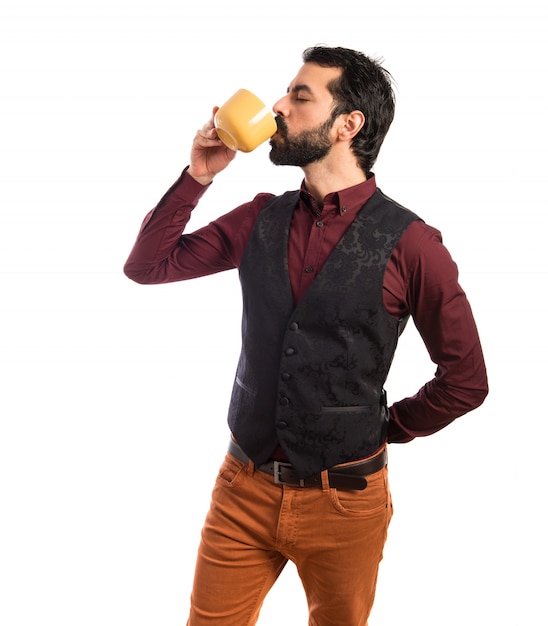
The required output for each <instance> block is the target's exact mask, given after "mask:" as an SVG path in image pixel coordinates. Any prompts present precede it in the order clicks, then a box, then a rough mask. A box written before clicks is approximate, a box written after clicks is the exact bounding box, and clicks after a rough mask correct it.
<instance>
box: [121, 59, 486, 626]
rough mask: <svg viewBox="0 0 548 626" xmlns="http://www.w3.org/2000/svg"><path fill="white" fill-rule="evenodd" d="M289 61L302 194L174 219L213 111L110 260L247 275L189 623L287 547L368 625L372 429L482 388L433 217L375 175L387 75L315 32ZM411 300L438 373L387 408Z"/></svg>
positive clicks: (382, 531) (402, 438) (378, 445)
mask: <svg viewBox="0 0 548 626" xmlns="http://www.w3.org/2000/svg"><path fill="white" fill-rule="evenodd" d="M303 61H304V64H303V65H302V67H301V68H300V70H299V72H298V73H297V76H296V77H295V78H294V79H293V81H292V82H291V84H290V86H289V88H288V91H287V94H286V95H285V96H283V97H282V98H281V99H280V100H279V101H278V102H277V103H276V104H275V105H274V108H273V109H274V112H275V114H276V121H277V124H278V131H277V133H276V134H275V135H274V137H273V138H272V139H271V146H272V149H271V153H270V157H271V160H272V161H273V163H275V164H277V165H294V166H297V167H301V168H302V170H303V172H304V181H303V183H302V186H301V189H300V191H295V192H288V193H286V194H284V195H282V196H279V197H274V196H273V195H271V194H264V193H263V194H259V195H257V196H256V197H255V198H254V199H253V200H252V201H251V202H248V203H246V204H244V205H242V206H240V207H238V208H236V209H235V210H233V211H231V212H229V213H227V214H226V215H224V216H223V217H220V218H219V219H217V220H215V221H214V222H212V223H210V224H209V225H207V226H205V227H203V228H201V229H199V230H197V231H196V232H194V233H190V234H186V233H185V234H182V235H181V233H183V231H184V230H185V228H186V225H187V223H188V221H189V219H190V216H191V212H192V210H193V209H194V208H195V207H196V205H197V203H198V200H199V198H200V197H201V196H202V194H203V193H204V192H205V191H206V189H207V187H208V185H209V184H210V183H211V182H212V180H213V179H214V177H215V176H216V174H218V173H219V172H220V171H222V170H224V169H225V168H226V167H227V166H228V165H229V163H230V161H231V160H232V159H233V158H234V156H235V153H234V152H232V151H231V150H229V149H228V148H226V147H225V146H224V145H223V144H222V143H221V141H219V139H218V137H217V135H216V132H215V130H214V126H213V119H210V120H209V122H208V123H207V124H205V126H204V127H203V128H202V129H201V130H200V131H198V133H197V135H196V137H195V139H194V142H193V145H192V150H191V157H190V165H189V167H188V168H187V169H186V170H185V171H184V172H183V174H182V176H181V178H180V179H179V180H178V181H177V182H176V183H175V185H174V186H173V187H172V188H171V189H170V190H169V192H168V193H167V194H166V195H165V196H164V197H163V199H162V200H161V201H160V203H159V204H158V206H157V207H156V209H155V210H154V211H153V212H151V213H150V214H149V215H148V216H147V217H146V218H145V221H144V224H143V226H142V228H141V231H140V233H139V235H138V238H137V241H136V244H135V246H134V248H133V250H132V252H131V254H130V256H129V259H128V261H127V263H126V265H125V272H126V274H127V276H128V277H130V278H132V279H133V280H135V281H137V282H140V283H149V284H150V283H162V282H169V281H176V280H185V279H189V278H195V277H198V276H203V275H206V274H211V273H214V272H219V271H222V270H228V269H233V268H238V270H239V272H240V279H241V283H242V293H243V303H244V304H243V324H242V329H243V333H242V353H241V357H240V360H239V363H238V368H237V372H236V377H235V382H234V388H233V393H232V398H231V401H230V406H229V413H228V423H229V426H230V430H231V434H232V437H231V440H230V444H229V451H228V454H227V456H226V458H225V460H224V462H223V465H222V467H221V469H220V472H219V477H218V479H217V481H216V485H215V488H214V491H213V495H212V504H211V509H210V511H209V514H208V516H207V518H206V521H205V524H204V529H203V533H202V541H201V544H200V548H199V553H198V559H197V564H196V573H195V582H194V588H193V591H192V599H191V609H190V617H189V621H188V624H189V625H190V626H199V625H201V624H217V625H219V626H221V625H222V626H247V625H250V624H255V623H256V621H257V619H258V615H259V611H260V607H261V604H262V602H263V600H264V598H265V596H266V594H267V593H268V590H269V589H270V588H271V586H272V585H273V584H274V582H275V580H276V578H277V577H278V575H279V574H280V572H281V571H282V569H283V567H284V565H285V564H286V563H287V560H288V559H291V560H292V561H293V562H294V563H295V564H296V567H297V569H298V572H299V574H300V577H301V580H302V583H303V586H304V589H305V592H306V596H307V600H308V605H309V613H310V622H309V623H310V624H312V625H315V626H358V625H364V624H366V623H367V619H368V616H369V613H370V611H371V607H372V604H373V598H374V594H375V586H376V580H377V571H378V566H379V562H380V560H381V558H382V550H383V547H384V543H385V539H386V534H387V529H388V524H389V522H390V518H391V515H392V505H391V500H390V492H389V487H388V480H387V452H386V444H387V443H392V442H408V441H411V440H412V439H413V438H414V437H417V436H425V435H429V434H431V433H434V432H436V431H438V430H439V429H441V428H443V427H444V426H446V425H447V424H449V423H450V422H451V421H453V420H454V419H455V418H457V417H458V416H460V415H463V414H464V413H466V412H468V411H470V410H472V409H474V408H476V407H477V406H479V405H480V404H481V403H482V402H483V400H484V398H485V396H486V395H487V377H486V372H485V365H484V360H483V356H482V350H481V346H480V342H479V338H478V334H477V330H476V325H475V323H474V319H473V316H472V313H471V310H470V306H469V304H468V301H467V299H466V296H465V294H464V292H463V290H462V289H461V287H460V286H459V283H458V277H457V268H456V266H455V264H454V263H453V261H452V259H451V257H450V255H449V253H448V251H447V250H446V249H445V247H444V246H443V244H442V241H441V235H440V233H439V232H438V231H437V230H435V229H434V228H432V227H430V226H427V225H426V224H425V223H424V222H423V221H422V220H421V219H420V218H419V217H418V216H417V215H415V214H414V213H412V212H410V211H408V210H406V209H404V208H403V207H401V206H400V205H398V204H397V203H395V202H393V201H392V200H390V199H389V198H388V197H387V196H385V195H384V194H383V193H382V192H381V191H380V190H379V189H378V188H377V187H376V181H375V176H374V174H373V173H372V167H373V164H374V163H375V160H376V158H377V155H378V152H379V149H380V146H381V144H382V142H383V140H384V137H385V135H386V133H387V131H388V128H389V126H390V124H391V122H392V119H393V115H394V97H393V92H392V88H391V83H390V75H389V74H388V72H386V70H384V69H383V68H382V67H381V66H380V65H379V64H378V63H377V62H376V61H374V60H372V59H370V58H368V57H367V56H365V55H363V54H361V53H359V52H356V51H353V50H348V49H345V48H329V47H316V48H311V49H308V50H306V51H305V52H304V53H303ZM215 111H216V109H214V112H215ZM409 316H412V317H413V319H414V322H415V324H416V326H417V328H418V330H419V332H420V333H421V335H422V337H423V339H424V342H425V345H426V347H427V348H428V351H429V353H430V355H431V357H432V360H433V361H434V362H435V363H436V364H437V371H436V375H435V377H434V378H433V380H431V381H429V382H427V383H426V384H425V385H424V387H423V388H422V389H420V390H419V391H418V392H417V394H416V395H415V396H413V397H410V398H405V399H403V400H400V401H399V402H396V403H394V404H392V405H391V406H390V407H389V406H388V405H387V400H386V393H385V392H384V389H383V384H384V382H385V379H386V376H387V374H388V370H389V367H390V363H391V361H392V357H393V354H394V351H395V348H396V343H397V340H398V336H399V334H400V333H401V331H402V330H403V328H404V326H405V323H406V321H407V319H408V318H409Z"/></svg>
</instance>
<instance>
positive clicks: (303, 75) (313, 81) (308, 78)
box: [288, 63, 342, 97]
mask: <svg viewBox="0 0 548 626" xmlns="http://www.w3.org/2000/svg"><path fill="white" fill-rule="evenodd" d="M341 72H342V70H341V68H340V67H322V66H320V65H318V64H317V63H305V64H304V65H303V66H302V67H301V69H300V70H299V71H298V72H297V75H296V76H295V78H294V79H293V80H292V81H291V83H290V85H289V89H288V91H292V90H295V89H298V88H306V89H307V90H309V91H310V92H311V93H312V94H314V95H316V96H318V97H320V96H329V97H331V93H330V92H329V89H328V88H327V86H328V85H329V83H331V81H333V80H335V79H336V78H338V77H339V76H340V75H341Z"/></svg>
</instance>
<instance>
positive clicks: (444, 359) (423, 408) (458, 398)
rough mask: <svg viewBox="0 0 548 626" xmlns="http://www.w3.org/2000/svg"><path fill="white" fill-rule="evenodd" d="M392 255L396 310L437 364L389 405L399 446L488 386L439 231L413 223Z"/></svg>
mask: <svg viewBox="0 0 548 626" xmlns="http://www.w3.org/2000/svg"><path fill="white" fill-rule="evenodd" d="M393 257H394V258H393V263H392V264H391V266H390V267H391V271H392V272H397V271H398V270H401V272H400V276H402V275H403V278H404V280H403V282H401V283H400V284H402V289H403V293H402V299H401V300H400V303H402V302H403V304H400V309H401V310H400V312H404V313H407V314H410V315H411V316H412V318H413V321H414V323H415V326H416V328H417V330H418V332H419V333H420V335H421V337H422V339H423V341H424V344H425V346H426V349H427V350H428V353H429V355H430V358H431V359H432V361H433V362H434V363H435V364H436V365H437V368H436V372H435V376H434V378H433V379H432V380H430V381H429V382H427V383H426V384H425V385H424V386H423V387H422V388H421V389H420V390H419V391H418V392H417V393H416V394H415V395H414V396H412V397H409V398H405V399H403V400H400V401H398V402H395V403H394V404H393V405H392V406H391V407H390V423H389V430H388V441H389V442H390V443H404V442H407V441H411V440H412V439H413V438H415V437H421V436H426V435H430V434H432V433H434V432H436V431H438V430H440V429H442V428H444V427H445V426H447V425H448V424H450V423H451V422H452V421H453V420H455V419H456V418H457V417H460V416H461V415H464V414H465V413H467V412H469V411H471V410H473V409H475V408H477V407H478V406H479V405H480V404H482V402H483V401H484V399H485V397H486V396H487V393H488V382H487V373H486V368H485V361H484V357H483V352H482V348H481V343H480V339H479V336H478V331H477V327H476V323H475V321H474V317H473V314H472V310H471V307H470V304H469V302H468V299H467V297H466V294H465V292H464V291H463V289H462V287H461V286H460V284H459V280H458V269H457V266H456V264H455V263H454V261H453V259H452V258H451V256H450V254H449V252H448V250H447V249H446V248H445V246H444V245H443V242H442V236H441V233H440V232H439V231H438V230H436V229H434V228H432V227H430V226H428V225H426V224H424V223H423V222H420V221H419V222H415V223H414V224H412V225H411V226H410V227H409V228H408V229H407V231H406V232H405V233H404V235H403V236H402V238H401V239H400V242H399V243H398V246H396V249H395V251H394V254H393ZM403 268H405V269H403ZM387 269H388V268H387ZM387 282H390V281H387ZM392 284H394V281H392Z"/></svg>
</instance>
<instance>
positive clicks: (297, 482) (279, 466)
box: [274, 461, 305, 487]
mask: <svg viewBox="0 0 548 626" xmlns="http://www.w3.org/2000/svg"><path fill="white" fill-rule="evenodd" d="M284 470H287V471H289V472H290V473H291V474H292V475H293V476H294V477H295V478H293V480H291V478H290V477H287V478H285V479H284V477H283V476H282V473H283V472H284ZM274 483H275V484H276V485H290V486H291V487H304V486H305V484H304V478H298V477H297V476H296V473H295V470H294V469H293V465H291V463H284V462H283V461H274Z"/></svg>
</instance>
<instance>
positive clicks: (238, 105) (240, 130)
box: [214, 89, 277, 152]
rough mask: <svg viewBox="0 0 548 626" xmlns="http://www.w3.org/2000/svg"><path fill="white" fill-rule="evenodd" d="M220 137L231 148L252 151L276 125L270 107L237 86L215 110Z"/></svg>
mask: <svg viewBox="0 0 548 626" xmlns="http://www.w3.org/2000/svg"><path fill="white" fill-rule="evenodd" d="M214 123H215V129H216V130H217V135H218V136H219V139H220V140H221V141H222V142H223V143H224V144H225V145H226V146H228V147H229V148H230V149H231V150H240V151H241V152H251V151H252V150H255V148H256V147H257V146H259V145H261V144H262V143H263V142H265V141H266V140H267V139H270V137H272V135H273V134H274V133H275V132H276V130H277V126H276V121H275V120H274V116H273V115H272V112H271V111H270V109H269V108H268V107H267V106H266V104H265V103H264V102H262V100H260V99H259V98H258V97H257V96H256V95H255V94H253V93H251V91H248V90H247V89H239V90H238V91H237V92H236V93H235V94H234V95H233V96H232V97H230V98H229V99H228V100H227V101H226V102H225V103H224V104H223V106H222V107H221V108H220V109H219V110H218V111H217V113H216V114H215V119H214Z"/></svg>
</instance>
